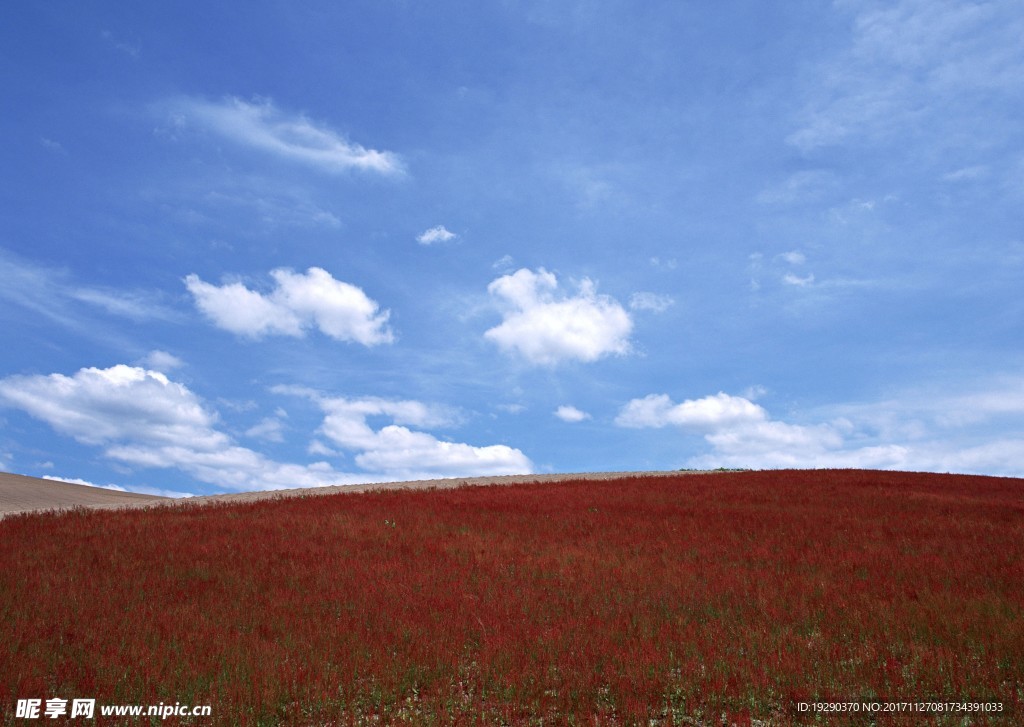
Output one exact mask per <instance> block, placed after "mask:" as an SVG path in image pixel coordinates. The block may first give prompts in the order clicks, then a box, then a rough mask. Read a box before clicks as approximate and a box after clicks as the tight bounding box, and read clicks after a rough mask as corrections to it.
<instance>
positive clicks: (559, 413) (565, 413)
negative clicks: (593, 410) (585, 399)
mask: <svg viewBox="0 0 1024 727" xmlns="http://www.w3.org/2000/svg"><path fill="white" fill-rule="evenodd" d="M555 416H556V417H558V418H559V419H561V420H562V421H563V422H569V423H572V424H574V423H576V422H582V421H584V420H586V419H590V414H588V413H587V412H585V411H580V410H579V409H577V408H576V407H574V406H571V405H568V404H566V405H563V406H560V407H558V408H557V409H555Z"/></svg>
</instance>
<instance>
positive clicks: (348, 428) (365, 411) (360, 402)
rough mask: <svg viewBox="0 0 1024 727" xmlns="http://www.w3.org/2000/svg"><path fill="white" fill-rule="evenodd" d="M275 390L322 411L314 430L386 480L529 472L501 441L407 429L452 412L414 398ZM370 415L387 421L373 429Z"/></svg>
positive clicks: (444, 421)
mask: <svg viewBox="0 0 1024 727" xmlns="http://www.w3.org/2000/svg"><path fill="white" fill-rule="evenodd" d="M276 391H278V392H279V393H292V394H298V395H303V396H306V397H308V398H310V399H311V400H312V401H314V402H315V403H316V404H317V405H318V406H319V407H320V408H321V410H322V411H323V412H324V420H323V424H322V425H321V427H320V429H319V433H320V434H322V435H323V436H324V438H326V439H328V440H330V441H331V442H332V443H333V444H335V445H337V446H338V447H341V448H342V449H345V450H349V451H352V452H356V454H355V458H354V459H355V462H356V464H357V465H359V466H360V467H362V468H364V469H366V470H370V471H373V472H379V473H382V475H383V476H385V477H386V478H389V479H429V478H433V477H461V476H472V475H476V476H483V475H508V474H529V473H531V472H533V463H532V462H531V461H530V459H529V458H528V457H527V456H526V455H524V454H523V453H522V452H521V451H520V450H518V449H513V448H512V447H508V446H505V445H501V444H494V445H487V446H482V447H481V446H474V445H470V444H465V443H461V442H448V441H444V440H441V439H438V438H437V437H435V436H434V435H432V434H428V433H427V432H423V431H414V430H412V429H410V427H420V428H432V427H441V426H447V425H450V424H452V423H453V416H452V413H451V412H449V411H447V410H445V409H443V408H437V407H431V406H427V405H426V404H424V403H422V402H419V401H413V400H396V399H383V398H377V397H364V398H357V399H347V398H342V397H328V396H323V395H321V394H319V393H317V392H314V391H311V390H308V389H301V388H294V387H278V388H277V389H276ZM371 418H385V419H386V420H389V421H390V423H388V424H385V425H384V426H381V427H380V428H374V426H372V425H371V423H370V421H369V420H370V419H371Z"/></svg>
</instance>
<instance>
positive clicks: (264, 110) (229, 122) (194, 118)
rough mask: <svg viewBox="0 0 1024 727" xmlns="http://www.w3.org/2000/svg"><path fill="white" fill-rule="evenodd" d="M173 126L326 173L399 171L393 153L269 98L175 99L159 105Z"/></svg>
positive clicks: (389, 174)
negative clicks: (193, 128)
mask: <svg viewBox="0 0 1024 727" xmlns="http://www.w3.org/2000/svg"><path fill="white" fill-rule="evenodd" d="M165 106H166V107H167V108H169V109H170V111H171V113H172V114H173V115H174V116H173V120H174V125H175V127H176V128H181V127H182V126H183V125H188V124H194V125H196V126H199V127H201V128H204V129H207V130H209V131H211V132H213V133H215V134H218V135H220V136H221V137H223V138H225V139H227V140H229V141H232V142H235V143H236V144H240V145H243V146H248V147H251V148H254V149H259V150H260V151H263V152H266V153H268V154H271V155H273V156H277V157H279V158H282V159H287V160H290V161H295V162H300V163H302V164H307V165H309V166H312V167H315V168H317V169H320V170H322V171H326V172H342V171H348V170H353V169H354V170H361V171H367V172H374V173H377V174H382V175H386V176H396V175H401V174H403V173H404V167H403V165H402V162H401V160H400V159H399V157H398V155H396V154H394V153H393V152H390V151H377V150H375V149H368V148H366V147H364V146H361V145H360V144H356V143H354V142H350V141H348V140H347V139H345V138H344V137H343V136H342V135H341V134H339V133H338V132H336V131H334V130H332V129H331V128H329V127H328V126H326V125H324V124H318V123H316V122H314V121H312V120H310V119H309V118H307V117H306V116H305V115H303V114H295V113H287V112H285V111H282V110H281V109H279V108H277V106H275V105H274V103H273V102H272V101H270V100H269V99H258V100H255V101H252V102H249V101H243V100H242V99H240V98H236V97H228V98H225V99H223V100H221V101H207V100H205V99H199V98H190V97H185V98H178V99H174V100H173V101H171V102H169V103H167V104H165Z"/></svg>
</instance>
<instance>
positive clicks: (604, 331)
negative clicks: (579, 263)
mask: <svg viewBox="0 0 1024 727" xmlns="http://www.w3.org/2000/svg"><path fill="white" fill-rule="evenodd" d="M558 288H559V286H558V279H557V278H556V277H555V275H554V274H553V273H549V272H548V271H546V270H545V269H544V268H540V269H539V270H538V271H537V272H533V271H532V270H528V269H526V268H522V269H520V270H517V271H516V272H515V273H512V274H511V275H503V276H502V277H500V278H498V279H497V280H494V281H493V282H491V284H490V285H489V286H488V287H487V291H488V292H489V293H490V294H491V296H492V298H494V299H495V300H496V301H497V302H498V303H499V305H501V306H502V308H503V309H504V310H503V321H502V323H501V324H500V325H498V326H496V327H494V328H491V329H489V330H488V331H486V332H485V333H484V336H485V337H486V338H487V339H488V340H489V341H493V342H494V343H495V344H497V345H498V347H499V348H500V349H501V350H502V351H505V352H507V353H515V354H518V355H519V356H520V357H522V358H523V359H525V360H526V361H527V362H529V363H531V364H536V365H542V366H553V365H556V364H558V363H561V362H563V361H569V360H577V361H585V362H591V361H596V360H597V359H599V358H602V357H604V356H607V355H609V354H625V353H627V352H629V350H630V343H629V336H630V333H631V332H632V330H633V320H632V318H630V315H629V313H627V312H626V310H625V309H624V308H623V307H622V306H621V305H620V304H619V303H618V301H616V300H615V299H613V298H611V297H609V296H607V295H599V294H598V293H597V289H596V285H595V284H594V283H593V282H592V281H591V280H589V279H588V278H584V279H583V280H582V281H581V282H580V283H579V284H578V286H577V291H576V293H575V295H564V294H561V295H560V294H559V289H558Z"/></svg>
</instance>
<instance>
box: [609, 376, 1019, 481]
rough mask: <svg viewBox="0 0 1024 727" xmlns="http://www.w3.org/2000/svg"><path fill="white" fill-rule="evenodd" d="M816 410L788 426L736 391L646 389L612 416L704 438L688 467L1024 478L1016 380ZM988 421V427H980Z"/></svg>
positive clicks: (632, 424) (620, 421) (622, 422)
mask: <svg viewBox="0 0 1024 727" xmlns="http://www.w3.org/2000/svg"><path fill="white" fill-rule="evenodd" d="M816 414H817V417H818V418H819V421H818V422H817V423H813V424H794V423H789V422H784V421H779V420H775V419H772V418H771V417H770V416H769V414H768V412H767V411H766V410H765V409H764V408H763V407H761V406H759V405H757V404H754V403H753V402H752V401H750V400H749V399H747V398H744V397H737V396H730V395H728V394H724V393H719V394H717V395H715V396H707V397H704V398H701V399H693V400H687V401H684V402H682V403H680V404H676V403H674V402H673V401H672V400H671V399H670V398H669V397H668V396H667V395H665V394H652V395H649V396H646V397H644V398H641V399H634V400H632V401H630V402H628V403H627V404H626V405H625V406H623V407H622V409H621V410H620V412H619V415H618V417H617V418H616V420H615V421H616V424H618V425H619V426H623V427H633V428H661V427H666V426H674V427H678V428H679V429H680V430H681V431H684V432H690V433H693V434H699V435H702V436H703V438H704V440H705V442H706V443H707V444H708V445H709V446H710V451H709V452H706V453H704V454H698V455H696V456H693V457H691V458H690V459H688V460H687V463H686V464H687V466H690V467H696V468H713V467H768V468H773V467H863V468H880V469H910V470H925V471H937V472H968V473H979V474H1002V475H1009V476H1022V475H1024V465H1022V464H1021V463H1022V462H1024V380H1019V379H1017V380H997V381H994V382H992V383H991V384H990V386H989V387H988V388H986V389H981V390H977V391H973V392H968V393H962V394H949V393H948V392H947V391H943V392H942V393H941V394H935V393H931V394H928V395H921V394H910V395H906V396H904V397H902V398H900V399H896V400H889V401H884V402H876V403H870V404H859V405H848V406H840V407H830V408H829V409H827V410H822V411H820V412H817V413H816ZM1014 422H1016V424H1014ZM990 424H994V425H995V426H994V427H991V428H986V427H987V426H988V425H990ZM1015 427H1016V432H1017V433H1016V434H1014V430H1015Z"/></svg>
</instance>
